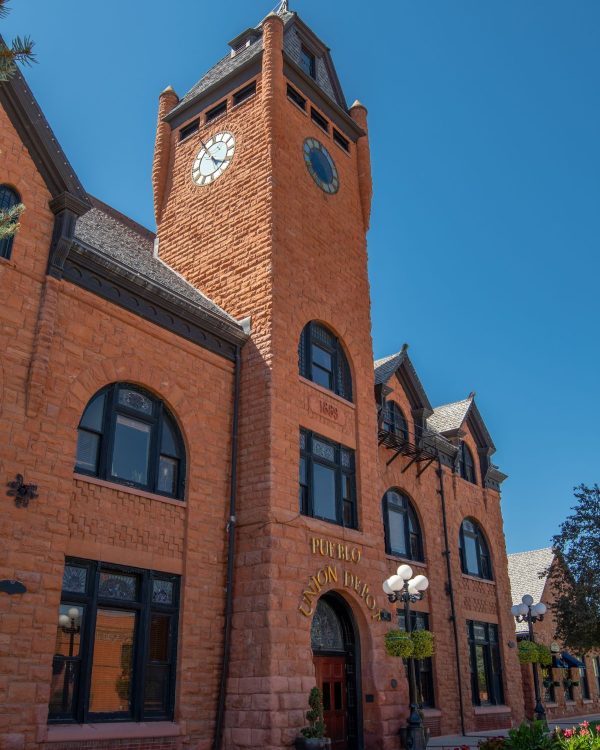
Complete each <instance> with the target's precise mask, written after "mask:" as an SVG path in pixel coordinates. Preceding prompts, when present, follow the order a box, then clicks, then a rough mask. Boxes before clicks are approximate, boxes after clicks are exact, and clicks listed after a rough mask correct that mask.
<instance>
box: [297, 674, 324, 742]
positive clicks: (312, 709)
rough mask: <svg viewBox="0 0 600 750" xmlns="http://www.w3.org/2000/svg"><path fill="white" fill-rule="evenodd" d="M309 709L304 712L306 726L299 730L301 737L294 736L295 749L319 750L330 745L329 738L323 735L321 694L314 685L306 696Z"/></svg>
mask: <svg viewBox="0 0 600 750" xmlns="http://www.w3.org/2000/svg"><path fill="white" fill-rule="evenodd" d="M308 705H309V709H308V711H307V712H306V719H307V720H308V726H307V727H303V728H302V729H301V730H300V734H301V735H302V737H296V750H321V748H327V747H331V740H330V739H329V737H325V729H326V727H325V721H324V719H323V696H322V695H321V691H320V690H319V688H317V687H314V688H313V689H312V690H311V691H310V693H309V696H308Z"/></svg>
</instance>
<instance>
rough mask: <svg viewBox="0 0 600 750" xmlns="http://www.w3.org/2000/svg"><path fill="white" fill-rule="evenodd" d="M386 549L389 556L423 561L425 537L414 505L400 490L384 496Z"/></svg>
mask: <svg viewBox="0 0 600 750" xmlns="http://www.w3.org/2000/svg"><path fill="white" fill-rule="evenodd" d="M383 524H384V529H385V549H386V552H387V553H388V554H389V555H398V556H399V557H406V558H407V559H409V560H421V561H422V560H423V559H424V558H423V536H422V534H421V527H420V526H419V521H418V519H417V514H416V513H415V511H414V508H413V507H412V503H411V502H410V500H409V499H408V498H407V497H406V495H404V494H402V492H400V491H399V490H395V489H394V490H388V491H387V492H386V493H385V495H384V496H383Z"/></svg>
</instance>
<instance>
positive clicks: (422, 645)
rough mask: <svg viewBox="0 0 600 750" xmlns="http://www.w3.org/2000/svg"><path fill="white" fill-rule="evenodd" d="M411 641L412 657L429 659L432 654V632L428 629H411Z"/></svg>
mask: <svg viewBox="0 0 600 750" xmlns="http://www.w3.org/2000/svg"><path fill="white" fill-rule="evenodd" d="M411 638H412V643H413V653H412V655H413V658H415V659H429V657H430V656H433V653H434V649H433V633H432V632H431V631H430V630H413V632H412V633H411Z"/></svg>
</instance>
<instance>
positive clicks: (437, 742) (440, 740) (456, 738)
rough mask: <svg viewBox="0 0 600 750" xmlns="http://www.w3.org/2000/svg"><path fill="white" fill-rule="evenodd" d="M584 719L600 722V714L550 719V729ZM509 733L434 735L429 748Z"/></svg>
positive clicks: (445, 748) (451, 747)
mask: <svg viewBox="0 0 600 750" xmlns="http://www.w3.org/2000/svg"><path fill="white" fill-rule="evenodd" d="M582 721H589V722H590V724H600V714H589V715H587V716H567V717H565V718H563V719H556V720H555V721H549V722H548V727H549V728H550V731H554V729H555V728H556V727H560V728H561V729H569V728H570V727H572V726H576V725H577V724H580V723H581V722H582ZM507 734H508V729H492V730H491V731H486V732H477V733H471V734H467V735H463V734H448V735H446V736H444V737H432V738H431V739H430V740H429V742H428V743H427V748H428V750H429V748H437V749H438V750H455V749H456V748H462V747H477V746H478V745H479V743H480V742H481V741H482V740H485V739H486V738H487V737H505V736H506V735H507Z"/></svg>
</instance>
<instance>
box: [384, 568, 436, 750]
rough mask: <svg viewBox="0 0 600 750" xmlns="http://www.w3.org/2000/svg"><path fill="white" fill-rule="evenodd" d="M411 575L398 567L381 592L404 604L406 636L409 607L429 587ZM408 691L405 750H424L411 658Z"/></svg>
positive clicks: (418, 599) (420, 576) (424, 581)
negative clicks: (408, 704) (408, 712)
mask: <svg viewBox="0 0 600 750" xmlns="http://www.w3.org/2000/svg"><path fill="white" fill-rule="evenodd" d="M412 574H413V572H412V568H411V567H410V565H400V567H399V568H398V571H397V574H396V575H394V576H390V578H388V579H387V580H386V581H384V583H383V590H384V591H385V593H386V594H387V596H388V599H389V600H390V602H391V603H392V604H394V603H395V602H402V603H403V604H404V624H405V627H406V632H407V633H408V634H410V633H412V624H411V621H410V605H411V604H414V603H415V602H418V601H420V600H421V599H422V598H423V597H424V596H425V591H426V590H427V588H428V587H429V581H428V580H427V578H426V577H425V576H422V575H418V576H415V577H414V578H413V577H412ZM398 619H400V610H398ZM408 690H409V703H410V714H409V717H408V724H407V727H406V750H425V733H424V731H423V724H422V721H421V715H420V714H419V711H418V709H417V684H416V676H415V660H414V658H413V657H412V656H411V657H409V659H408Z"/></svg>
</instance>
